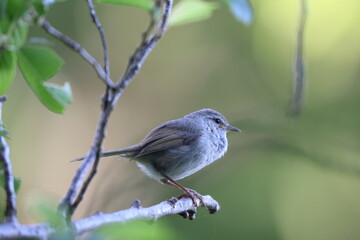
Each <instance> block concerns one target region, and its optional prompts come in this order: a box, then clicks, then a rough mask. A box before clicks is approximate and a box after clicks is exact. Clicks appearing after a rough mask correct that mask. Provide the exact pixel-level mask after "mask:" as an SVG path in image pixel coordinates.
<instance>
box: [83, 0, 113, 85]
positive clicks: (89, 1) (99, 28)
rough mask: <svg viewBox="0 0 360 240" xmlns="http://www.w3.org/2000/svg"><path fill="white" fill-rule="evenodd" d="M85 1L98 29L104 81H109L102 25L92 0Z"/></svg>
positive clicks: (106, 49) (108, 67)
mask: <svg viewBox="0 0 360 240" xmlns="http://www.w3.org/2000/svg"><path fill="white" fill-rule="evenodd" d="M86 1H87V4H88V6H89V10H90V15H91V18H92V20H93V22H94V23H95V25H96V27H97V29H98V31H99V34H100V38H101V44H102V47H103V54H104V70H105V73H106V77H107V79H106V81H107V82H110V81H111V79H110V63H109V52H108V48H107V44H106V38H105V34H104V30H103V27H102V25H101V23H100V20H99V18H98V17H97V15H96V11H95V7H94V3H93V1H92V0H86Z"/></svg>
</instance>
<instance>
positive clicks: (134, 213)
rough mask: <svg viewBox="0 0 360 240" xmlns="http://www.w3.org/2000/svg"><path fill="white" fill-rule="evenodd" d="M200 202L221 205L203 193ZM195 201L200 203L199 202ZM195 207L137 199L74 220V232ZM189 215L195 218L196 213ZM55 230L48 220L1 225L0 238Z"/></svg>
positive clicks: (42, 236)
mask: <svg viewBox="0 0 360 240" xmlns="http://www.w3.org/2000/svg"><path fill="white" fill-rule="evenodd" d="M203 201H204V203H205V205H206V207H207V208H208V209H210V210H212V213H215V212H217V211H219V209H220V205H219V204H218V202H217V201H215V200H214V199H213V198H212V197H211V196H203ZM197 203H198V204H200V202H199V201H198V202H197ZM196 210H197V209H196V208H195V207H194V205H193V203H192V201H191V199H190V198H182V199H180V200H173V199H171V200H167V201H163V202H161V203H159V204H157V205H154V206H151V207H148V208H142V207H141V206H140V204H139V202H136V205H133V206H132V207H130V208H128V209H124V210H121V211H118V212H113V213H97V214H95V215H93V216H90V217H88V218H84V219H80V220H76V221H73V229H74V234H75V235H77V236H78V235H80V234H83V233H86V232H89V231H92V230H95V229H97V228H99V227H102V226H105V225H108V224H116V223H121V224H123V223H126V222H129V221H132V220H156V219H158V218H160V217H163V216H167V215H174V214H180V215H184V214H182V213H186V212H187V213H190V214H195V213H196ZM192 216H193V217H195V215H192ZM55 231H56V229H54V227H52V226H50V225H49V224H48V223H40V224H36V225H14V224H0V239H20V238H36V239H39V238H40V239H49V236H50V235H51V234H54V233H55Z"/></svg>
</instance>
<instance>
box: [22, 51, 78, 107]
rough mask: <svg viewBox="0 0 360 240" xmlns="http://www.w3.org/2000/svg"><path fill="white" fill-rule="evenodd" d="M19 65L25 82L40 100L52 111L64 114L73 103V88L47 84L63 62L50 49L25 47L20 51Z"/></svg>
mask: <svg viewBox="0 0 360 240" xmlns="http://www.w3.org/2000/svg"><path fill="white" fill-rule="evenodd" d="M18 64H19V67H20V70H21V73H22V74H23V76H24V78H25V80H26V81H27V83H28V84H29V86H30V88H31V89H32V90H33V92H34V93H35V95H36V96H37V97H38V98H39V100H40V101H41V102H42V103H43V104H44V105H45V106H46V107H47V108H48V109H49V110H51V111H53V112H55V113H63V112H64V111H65V108H66V106H67V105H68V104H69V103H71V101H72V93H71V88H70V85H69V84H68V83H65V84H64V86H58V85H56V84H52V83H51V84H50V83H46V82H45V81H46V80H48V79H49V78H51V77H52V76H54V75H55V74H56V73H57V72H58V71H59V70H60V68H61V66H62V65H63V60H62V59H61V58H60V57H59V56H58V55H57V54H56V53H55V52H54V51H53V50H51V49H50V48H47V47H39V46H36V47H35V46H25V47H22V48H21V49H20V50H19V51H18Z"/></svg>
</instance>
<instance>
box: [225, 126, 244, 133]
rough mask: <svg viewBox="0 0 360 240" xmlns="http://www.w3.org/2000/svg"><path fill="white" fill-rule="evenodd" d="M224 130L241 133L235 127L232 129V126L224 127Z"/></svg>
mask: <svg viewBox="0 0 360 240" xmlns="http://www.w3.org/2000/svg"><path fill="white" fill-rule="evenodd" d="M225 129H226V130H228V131H233V132H241V130H240V129H238V128H236V127H233V126H230V125H229V126H226V127H225Z"/></svg>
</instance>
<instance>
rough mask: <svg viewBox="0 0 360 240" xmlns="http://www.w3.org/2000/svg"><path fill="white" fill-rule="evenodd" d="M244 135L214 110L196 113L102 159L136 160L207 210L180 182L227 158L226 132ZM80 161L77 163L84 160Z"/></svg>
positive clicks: (193, 192)
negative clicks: (115, 157) (112, 157)
mask: <svg viewBox="0 0 360 240" xmlns="http://www.w3.org/2000/svg"><path fill="white" fill-rule="evenodd" d="M228 131H235V132H241V131H240V129H238V128H236V127H233V126H230V124H229V123H228V122H227V120H226V118H225V117H224V116H223V115H221V114H220V113H219V112H216V111H214V110H212V109H202V110H199V111H195V112H192V113H190V114H188V115H186V116H184V117H183V118H179V119H175V120H171V121H168V122H165V123H162V124H160V125H159V126H157V127H156V128H154V129H153V130H152V131H151V132H150V133H149V134H148V135H147V136H146V137H145V138H144V139H143V140H142V141H141V142H140V143H138V144H136V145H133V146H130V147H127V148H121V149H116V150H112V151H107V152H102V153H101V154H100V157H110V156H116V155H117V156H121V157H125V158H129V159H130V160H135V161H136V163H137V165H138V166H139V167H140V169H141V170H142V171H143V172H144V173H145V174H146V175H148V176H149V177H150V178H153V179H156V180H158V181H160V182H161V183H165V184H169V185H172V186H174V187H177V188H179V189H180V190H182V191H183V194H182V195H181V196H179V197H178V198H182V197H185V196H188V197H190V198H191V200H192V201H193V204H194V205H195V206H197V204H196V199H199V201H200V203H201V205H203V206H204V207H205V204H204V202H203V200H202V196H201V195H200V194H199V193H197V192H196V191H194V190H192V189H190V188H186V187H184V186H182V185H181V184H179V183H177V182H176V180H179V179H182V178H185V177H187V176H189V175H191V174H193V173H195V172H197V171H199V170H200V169H202V168H204V167H205V166H207V165H209V164H210V163H212V162H214V161H215V160H217V159H219V158H221V157H222V156H224V154H225V153H226V151H227V148H228V141H227V138H226V133H227V132H228ZM83 159H84V158H78V159H75V160H73V161H81V160H83Z"/></svg>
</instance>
